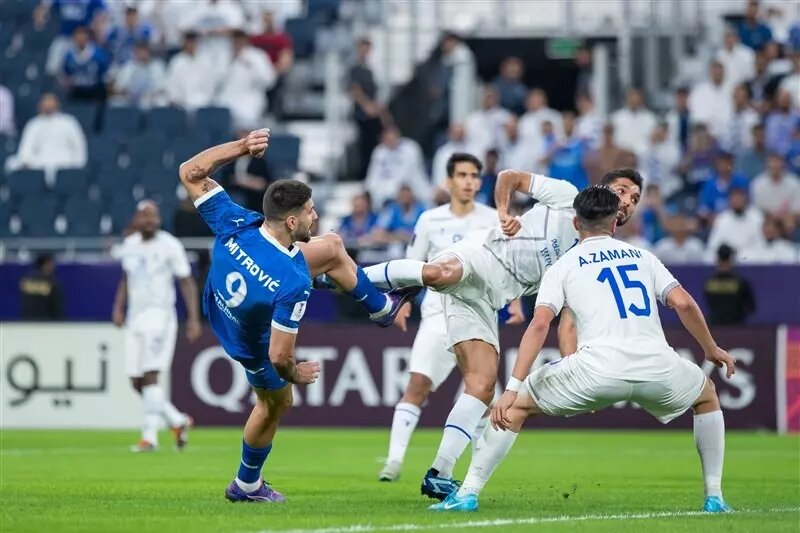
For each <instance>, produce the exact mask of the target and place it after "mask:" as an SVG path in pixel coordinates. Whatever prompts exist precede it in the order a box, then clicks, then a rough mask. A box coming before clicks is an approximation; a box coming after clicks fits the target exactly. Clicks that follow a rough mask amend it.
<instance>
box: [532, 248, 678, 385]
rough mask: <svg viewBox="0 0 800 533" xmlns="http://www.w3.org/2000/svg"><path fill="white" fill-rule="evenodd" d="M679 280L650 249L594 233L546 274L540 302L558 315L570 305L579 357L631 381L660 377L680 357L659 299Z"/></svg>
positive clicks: (601, 372) (601, 371)
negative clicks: (664, 324) (672, 359)
mask: <svg viewBox="0 0 800 533" xmlns="http://www.w3.org/2000/svg"><path fill="white" fill-rule="evenodd" d="M678 285H679V283H678V282H677V281H676V280H675V278H674V277H673V276H672V274H670V272H669V271H668V270H667V269H666V268H665V267H664V265H663V264H662V263H661V261H659V260H658V258H657V257H656V256H655V255H653V254H652V253H650V252H648V251H647V250H642V249H640V248H636V247H635V246H631V245H630V244H627V243H625V242H623V241H620V240H617V239H612V238H611V237H591V238H588V239H584V240H583V242H581V243H580V244H579V245H577V246H575V247H574V248H572V249H571V250H570V251H569V252H567V253H566V254H564V257H562V258H561V260H559V261H558V262H557V263H556V264H555V265H553V267H552V268H550V269H549V270H548V271H547V272H546V273H545V275H544V278H543V279H542V285H541V287H540V289H539V296H538V297H537V299H536V306H537V307H538V306H546V307H549V308H550V309H551V310H552V311H553V312H554V313H555V314H556V315H558V314H559V313H560V312H561V309H562V308H563V307H569V308H570V309H571V310H572V312H573V314H574V315H575V325H576V328H577V331H578V357H586V360H587V364H590V366H591V367H592V369H593V370H594V371H596V372H597V373H598V374H599V375H604V376H609V377H614V378H618V379H628V380H650V379H653V378H654V377H657V376H660V375H661V374H662V373H663V372H664V368H666V366H665V365H664V364H663V363H664V359H663V358H664V357H666V356H669V357H676V356H675V352H674V350H672V348H670V346H669V345H668V344H667V341H666V339H665V338H664V330H663V329H662V328H661V320H660V319H659V316H658V305H657V301H660V302H662V303H664V302H665V300H666V297H667V294H668V293H669V291H671V290H672V289H673V288H675V287H677V286H678Z"/></svg>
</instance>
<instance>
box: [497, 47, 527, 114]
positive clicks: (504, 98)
mask: <svg viewBox="0 0 800 533" xmlns="http://www.w3.org/2000/svg"><path fill="white" fill-rule="evenodd" d="M524 72H525V67H524V65H523V64H522V60H520V58H518V57H507V58H506V59H504V60H503V62H502V63H500V75H499V76H497V77H496V78H495V79H494V81H493V82H492V83H493V85H494V87H495V88H496V89H497V91H498V92H499V93H500V105H501V106H503V107H504V108H505V109H508V110H509V111H511V112H512V113H514V114H515V115H520V114H522V113H524V112H525V96H526V95H527V93H528V88H527V87H525V84H524V83H522V75H523V74H524Z"/></svg>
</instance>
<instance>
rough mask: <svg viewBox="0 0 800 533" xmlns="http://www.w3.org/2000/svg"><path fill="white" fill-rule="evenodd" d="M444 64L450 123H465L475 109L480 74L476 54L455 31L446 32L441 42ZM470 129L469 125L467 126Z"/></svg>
mask: <svg viewBox="0 0 800 533" xmlns="http://www.w3.org/2000/svg"><path fill="white" fill-rule="evenodd" d="M440 50H441V54H442V56H441V57H442V59H441V62H442V65H443V66H444V67H445V69H446V70H447V72H448V78H449V82H448V86H447V98H448V106H449V112H450V116H449V120H448V122H449V123H453V122H461V123H465V122H466V120H467V117H468V116H469V113H470V112H471V111H472V110H473V109H475V88H476V87H477V86H478V74H477V67H476V64H475V55H474V54H473V53H472V50H470V49H469V46H467V45H466V44H464V42H463V41H462V40H461V38H460V37H459V36H458V35H456V34H454V33H446V34H445V35H444V37H442V41H441V44H440ZM467 128H468V129H469V126H467Z"/></svg>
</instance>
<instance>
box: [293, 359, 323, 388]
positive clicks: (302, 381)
mask: <svg viewBox="0 0 800 533" xmlns="http://www.w3.org/2000/svg"><path fill="white" fill-rule="evenodd" d="M320 369H321V366H320V364H319V362H318V361H303V362H302V363H297V366H295V368H294V381H293V383H296V384H297V385H308V384H309V383H314V382H315V381H317V378H318V377H319V371H320Z"/></svg>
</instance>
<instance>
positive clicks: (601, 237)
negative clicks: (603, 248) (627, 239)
mask: <svg viewBox="0 0 800 533" xmlns="http://www.w3.org/2000/svg"><path fill="white" fill-rule="evenodd" d="M610 238H611V235H595V236H594V237H586V238H585V239H583V240H582V241H581V242H582V243H583V242H592V241H602V240H603V239H610Z"/></svg>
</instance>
